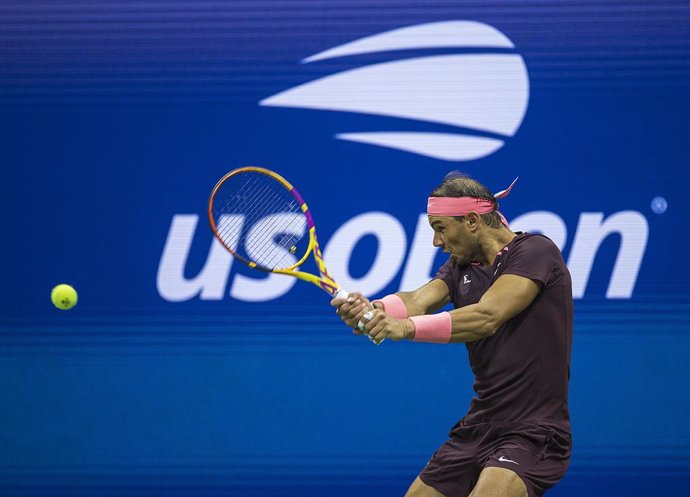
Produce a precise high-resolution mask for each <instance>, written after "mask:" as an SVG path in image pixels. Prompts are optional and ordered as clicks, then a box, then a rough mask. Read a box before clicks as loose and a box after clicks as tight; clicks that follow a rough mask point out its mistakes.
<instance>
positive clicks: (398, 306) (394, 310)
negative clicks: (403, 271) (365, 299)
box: [372, 294, 407, 319]
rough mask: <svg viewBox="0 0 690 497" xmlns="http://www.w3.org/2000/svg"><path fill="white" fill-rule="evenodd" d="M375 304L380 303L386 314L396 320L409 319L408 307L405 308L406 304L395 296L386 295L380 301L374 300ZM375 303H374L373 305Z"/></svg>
mask: <svg viewBox="0 0 690 497" xmlns="http://www.w3.org/2000/svg"><path fill="white" fill-rule="evenodd" d="M374 302H379V303H380V304H381V305H383V310H384V311H386V314H388V315H389V316H390V317H393V318H395V319H406V318H407V307H405V302H403V300H402V299H401V298H400V297H398V296H397V295H395V294H391V295H386V296H385V297H383V298H382V299H380V300H374ZM374 302H372V304H373V303H374Z"/></svg>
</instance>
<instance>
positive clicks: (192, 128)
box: [0, 0, 690, 496]
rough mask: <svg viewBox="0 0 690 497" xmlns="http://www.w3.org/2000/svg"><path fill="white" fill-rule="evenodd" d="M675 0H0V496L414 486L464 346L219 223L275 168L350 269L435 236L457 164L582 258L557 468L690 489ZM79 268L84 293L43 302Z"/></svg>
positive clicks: (456, 407)
mask: <svg viewBox="0 0 690 497" xmlns="http://www.w3.org/2000/svg"><path fill="white" fill-rule="evenodd" d="M688 21H690V6H689V5H688V4H687V3H686V2H673V1H669V2H651V3H650V2H613V1H606V2H604V1H585V2H577V3H575V4H572V3H563V2H556V1H553V2H546V1H539V2H537V1H534V2H513V1H496V2H490V3H483V2H464V1H458V2H443V1H436V0H433V1H425V2H403V1H394V0H385V1H379V2H371V1H360V0H348V1H344V0H343V1H341V0H333V1H306V0H301V1H290V2H271V1H263V0H261V1H232V2H231V1H225V2H223V1H221V2H210V1H197V2H191V1H184V0H181V1H176V2H172V1H161V2H146V3H143V2H138V1H110V2H108V1H105V2H91V1H85V0H83V1H82V0H79V1H62V2H54V3H46V2H34V1H21V2H18V1H5V2H3V3H2V5H0V61H1V63H0V165H1V167H2V180H0V209H1V210H2V212H3V215H2V217H1V218H0V230H1V232H2V234H3V243H2V248H1V250H2V260H3V262H2V264H0V279H1V281H2V282H3V285H2V286H1V287H0V381H1V385H0V387H1V391H2V392H3V395H2V396H0V494H2V495H102V496H105V495H122V496H130V495H166V496H169V495H180V496H182V495H184V496H199V495H284V496H291V495H301V496H304V495H313V496H325V495H355V494H356V495H377V496H382V495H390V496H395V495H402V494H403V493H404V491H405V489H406V488H407V486H408V484H409V483H410V482H411V481H412V479H413V478H414V477H415V475H416V474H417V472H418V471H419V470H420V469H421V468H422V467H423V466H424V464H425V463H426V461H427V458H428V457H429V456H430V454H431V453H432V452H433V451H434V450H435V448H436V447H437V446H438V445H439V444H440V443H442V442H443V441H444V440H445V435H446V432H447V430H448V429H449V428H450V426H452V425H453V424H454V423H455V421H457V419H459V418H460V417H461V416H462V415H463V414H464V412H465V410H466V408H467V406H468V404H469V400H470V398H471V396H472V390H471V382H472V378H471V373H470V371H469V367H468V364H467V359H466V352H465V348H464V347H463V346H434V345H420V344H409V343H388V342H386V343H385V344H383V345H382V346H380V347H373V346H372V345H371V344H370V343H369V342H368V341H367V340H362V339H361V338H360V337H354V336H352V334H351V333H350V332H349V331H348V330H347V329H345V328H344V327H342V326H340V325H339V321H338V320H337V319H336V316H335V315H334V313H333V311H332V309H331V308H330V307H329V306H328V298H327V296H326V295H325V294H324V293H323V292H320V291H319V290H318V289H316V288H315V287H313V286H311V285H306V284H303V283H300V282H297V283H296V282H295V281H294V280H293V279H290V278H287V277H281V276H271V277H266V276H264V275H261V274H257V273H253V272H251V271H250V270H248V269H247V268H245V267H242V266H241V265H240V264H236V263H233V261H232V259H231V258H230V256H229V255H228V254H227V253H225V252H223V250H222V249H221V248H220V247H219V246H218V245H217V244H216V243H215V242H213V240H212V235H211V233H210V230H209V228H208V223H207V222H206V201H207V198H208V194H209V193H210V189H211V188H212V187H213V185H214V184H215V182H216V181H217V179H218V178H219V177H220V176H221V175H222V174H224V173H225V172H227V171H228V170H230V169H233V168H235V167H239V166H243V165H261V166H264V167H268V168H271V169H275V170H277V171H278V172H280V173H281V174H283V175H284V176H286V177H287V178H288V179H289V180H290V181H291V182H293V183H294V184H295V186H296V187H297V188H298V189H299V190H300V192H301V193H302V195H303V196H304V197H305V199H306V201H307V202H308V203H309V206H310V208H311V209H312V212H313V214H314V216H315V220H316V224H317V227H318V230H319V236H320V240H321V241H322V244H323V245H324V246H325V256H326V262H327V263H328V265H329V268H330V269H331V271H332V273H333V274H334V275H335V277H336V279H337V280H338V281H339V282H340V283H341V284H343V285H344V286H346V287H347V288H348V289H351V290H361V291H363V292H365V293H368V294H370V295H377V296H378V295H383V294H385V293H388V292H392V291H396V290H398V289H410V288H412V287H414V286H415V285H418V284H420V283H421V282H424V281H425V280H426V279H428V278H429V277H430V276H431V275H433V274H434V271H435V269H436V268H437V267H438V266H439V265H440V264H441V263H442V262H443V257H442V254H438V253H437V252H436V251H435V250H434V249H433V247H432V246H431V236H430V230H429V228H428V227H427V226H426V220H425V216H424V209H425V199H426V197H427V195H428V193H429V192H430V191H431V190H432V189H433V188H434V187H435V186H436V185H437V184H438V183H439V182H440V181H441V180H442V178H443V176H444V175H445V174H446V173H447V172H448V171H450V170H455V169H459V170H462V171H465V172H467V173H470V174H471V175H473V176H474V177H476V178H478V179H479V180H481V181H483V182H484V183H486V184H487V185H488V186H489V187H490V188H491V189H493V190H494V191H498V190H500V189H503V188H505V187H506V186H507V185H508V184H509V183H510V181H512V180H513V178H514V177H516V176H519V177H520V179H519V181H518V183H517V185H516V187H515V188H514V190H513V193H511V195H510V196H509V197H508V198H507V199H505V200H504V201H503V202H502V211H503V213H504V214H505V215H506V217H507V218H508V219H509V220H510V221H511V223H512V226H513V227H514V229H526V230H530V231H540V232H544V233H547V234H548V235H549V236H551V237H552V238H553V239H554V240H555V241H556V242H557V243H558V245H559V246H560V247H561V249H562V251H563V255H564V257H565V260H566V261H567V263H568V266H569V268H570V270H571V272H572V274H573V283H574V295H575V299H576V301H575V309H576V314H575V336H574V346H573V358H572V380H571V414H572V424H573V432H574V452H573V458H572V462H571V466H570V469H569V472H568V474H567V475H566V477H565V479H564V480H563V481H562V482H561V483H560V484H559V485H558V486H557V487H556V488H555V489H554V490H553V491H552V495H560V496H576V495H577V496H579V495H589V496H597V495H602V496H603V495H606V496H612V495H616V496H617V495H620V496H623V495H625V496H637V495H640V496H642V495H645V496H646V495H661V494H662V493H663V494H670V495H690V432H689V430H688V428H687V421H688V420H689V419H690V400H689V399H690V387H689V386H688V382H687V376H688V373H689V372H690V368H689V367H688V360H687V358H688V355H689V354H690V290H689V289H688V283H687V282H688V278H689V276H690V274H689V270H688V268H687V265H685V264H684V263H683V262H682V257H681V256H682V255H683V253H684V252H683V251H684V250H685V248H686V245H687V244H688V243H689V242H690V237H688V235H687V234H686V233H685V229H684V226H685V225H684V223H685V222H684V221H683V219H686V220H687V217H686V215H687V214H686V215H684V214H682V213H683V211H686V212H687V209H688V207H689V205H688V204H689V203H690V202H688V198H687V189H688V184H689V180H690V174H689V173H688V170H687V157H688V156H690V140H688V133H689V132H690V119H689V118H688V114H689V113H690V98H689V97H690V91H689V89H690V84H689V79H690V22H688ZM62 282H65V283H70V284H72V285H74V286H75V287H76V288H77V290H78V291H79V295H80V297H79V298H80V300H79V304H78V305H77V307H76V308H74V309H73V310H71V311H68V312H65V311H60V310H57V309H55V308H54V307H53V306H52V304H51V303H50V299H49V294H50V289H51V288H52V287H53V286H54V285H56V284H58V283H62Z"/></svg>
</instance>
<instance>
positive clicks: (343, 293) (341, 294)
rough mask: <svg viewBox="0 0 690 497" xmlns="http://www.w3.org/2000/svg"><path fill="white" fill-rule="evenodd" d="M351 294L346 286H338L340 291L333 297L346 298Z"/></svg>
mask: <svg viewBox="0 0 690 497" xmlns="http://www.w3.org/2000/svg"><path fill="white" fill-rule="evenodd" d="M348 295H350V292H348V291H347V290H345V289H344V288H338V291H337V292H335V293H334V294H333V298H336V299H346V298H347V297H348Z"/></svg>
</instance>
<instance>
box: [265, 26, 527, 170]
mask: <svg viewBox="0 0 690 497" xmlns="http://www.w3.org/2000/svg"><path fill="white" fill-rule="evenodd" d="M514 48H515V45H513V43H512V42H511V41H510V40H509V39H508V38H507V37H506V36H505V35H504V34H503V33H501V32H500V31H498V30H496V29H495V28H493V27H491V26H488V25H486V24H482V23H479V22H473V21H445V22H434V23H427V24H419V25H416V26H409V27H405V28H400V29H395V30H392V31H387V32H385V33H380V34H377V35H373V36H369V37H366V38H361V39H359V40H355V41H352V42H350V43H346V44H344V45H340V46H337V47H334V48H331V49H329V50H326V51H324V52H320V53H318V54H316V55H312V56H310V57H307V58H305V59H304V60H302V63H310V62H316V61H322V60H326V59H333V58H338V57H348V56H353V55H361V54H372V53H380V52H399V53H400V55H401V58H400V59H399V60H394V61H389V62H384V63H377V64H370V65H366V66H364V67H359V68H356V69H351V70H347V71H343V72H340V73H337V74H333V75H330V76H326V77H323V78H320V79H317V80H315V81H311V82H309V83H305V84H302V85H299V86H296V87H294V88H290V89H288V90H285V91H283V92H281V93H277V94H275V95H273V96H270V97H268V98H266V99H264V100H262V101H261V102H260V103H259V104H260V105H263V106H274V107H293V108H303V109H315V110H328V111H344V112H357V113H363V114H371V115H379V116H386V117H395V118H401V119H408V120H416V121H424V122H428V123H434V124H437V125H438V124H441V125H445V126H447V127H448V129H450V130H451V131H450V132H446V131H442V132H437V131H428V132H420V131H386V130H381V131H368V132H357V131H356V130H347V131H345V132H343V133H338V134H336V135H335V136H336V138H338V139H340V140H349V141H353V142H360V143H366V144H369V145H377V146H381V147H389V148H394V149H398V150H403V151H406V152H411V153H415V154H419V155H423V156H426V157H432V158H435V159H441V160H447V161H469V160H475V159H479V158H481V157H485V156H487V155H490V154H492V153H494V152H495V151H497V150H498V149H500V148H501V147H502V146H503V145H504V144H505V142H506V140H507V139H508V138H510V137H512V136H514V135H515V133H516V132H517V130H518V129H519V127H520V125H521V124H522V121H523V118H524V116H525V113H526V111H527V104H528V100H529V79H528V75H527V68H526V67H525V63H524V61H523V59H522V57H521V56H520V55H519V54H515V53H510V52H509V50H513V49H514ZM430 49H444V50H448V49H457V50H458V51H462V50H464V51H465V52H467V51H471V53H450V54H448V53H443V54H439V55H429V56H422V57H411V58H410V57H407V58H402V57H404V56H405V51H408V53H409V51H410V50H425V51H427V50H430Z"/></svg>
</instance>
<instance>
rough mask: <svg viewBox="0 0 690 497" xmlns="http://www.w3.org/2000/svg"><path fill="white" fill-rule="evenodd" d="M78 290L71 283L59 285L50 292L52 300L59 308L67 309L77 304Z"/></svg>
mask: <svg viewBox="0 0 690 497" xmlns="http://www.w3.org/2000/svg"><path fill="white" fill-rule="evenodd" d="M77 298H78V297H77V291H76V290H75V289H74V288H72V287H71V286H69V285H65V284H62V285H58V286H56V287H55V288H53V291H52V292H50V300H52V301H53V304H54V305H55V307H57V308H58V309H62V310H63V311H66V310H67V309H71V308H72V307H74V306H75V305H77Z"/></svg>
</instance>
